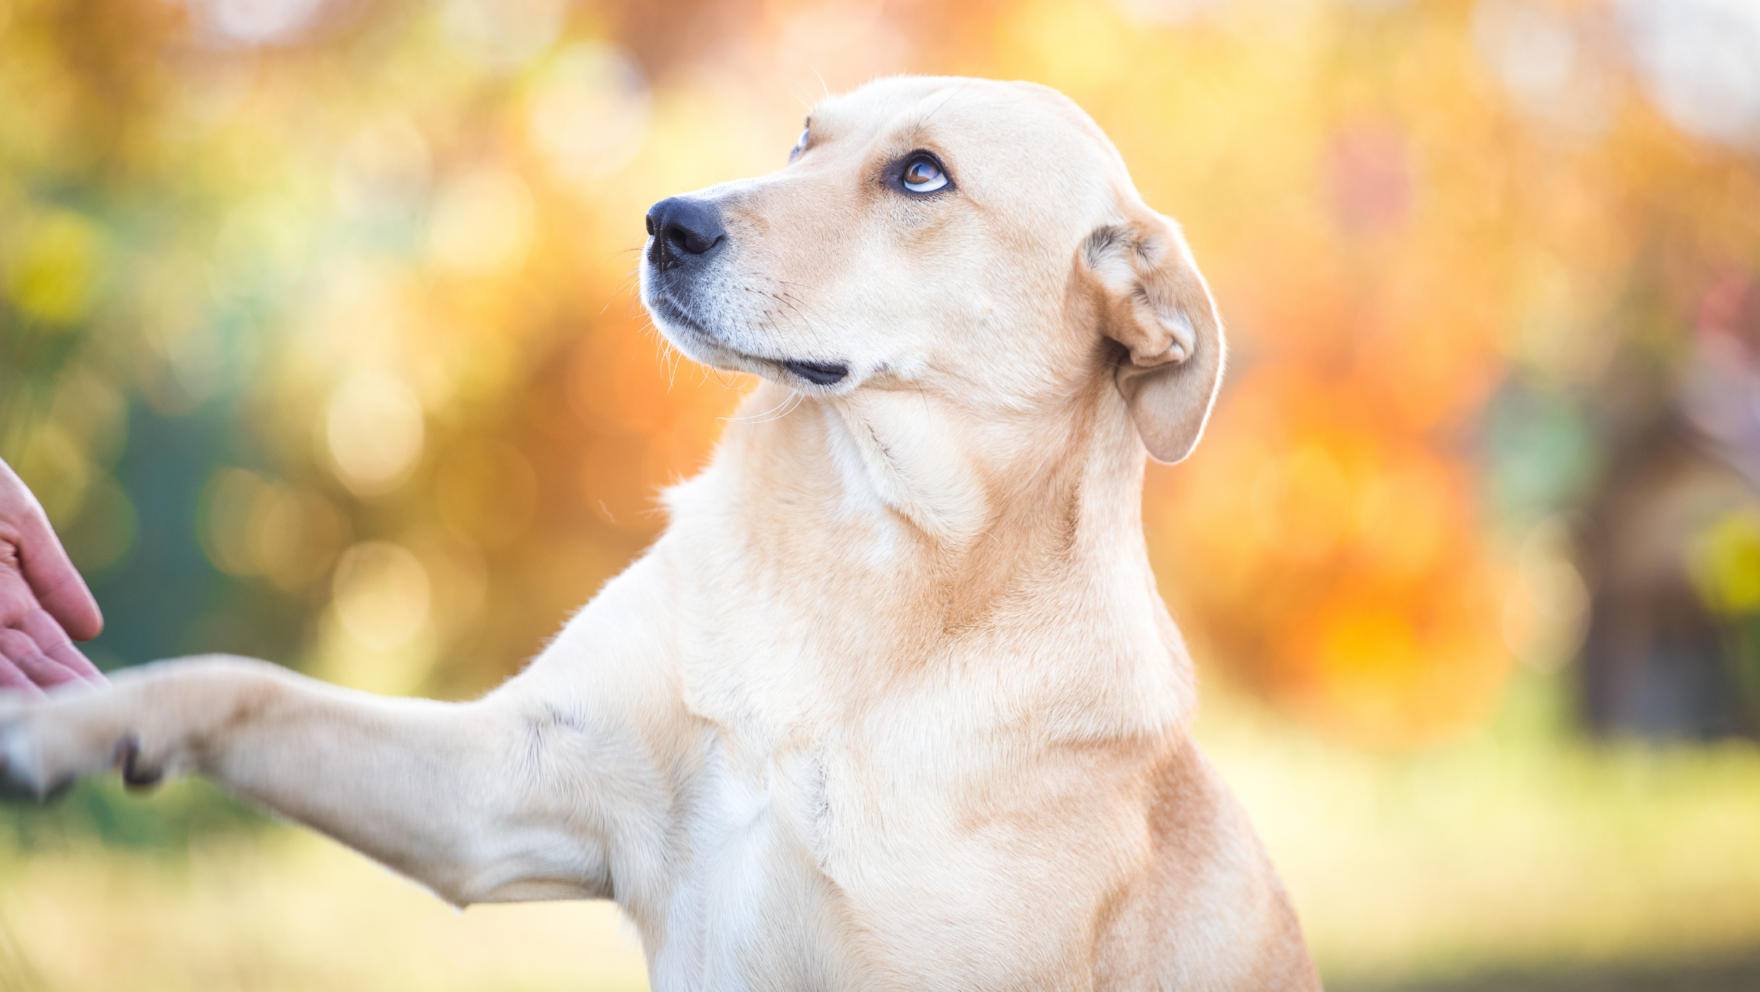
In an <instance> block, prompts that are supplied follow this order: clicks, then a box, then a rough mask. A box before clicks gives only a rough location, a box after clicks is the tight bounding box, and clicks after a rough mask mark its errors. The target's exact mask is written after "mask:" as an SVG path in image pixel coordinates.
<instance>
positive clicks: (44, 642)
mask: <svg viewBox="0 0 1760 992" xmlns="http://www.w3.org/2000/svg"><path fill="white" fill-rule="evenodd" d="M18 629H19V630H22V631H24V632H25V634H26V635H27V636H29V637H30V639H31V640H33V641H35V642H37V647H39V648H41V649H42V651H43V653H44V654H46V655H48V656H49V657H50V658H51V659H53V660H54V661H55V662H56V663H57V664H59V665H60V666H61V667H62V668H65V669H67V670H68V671H70V672H72V673H73V674H75V675H77V676H79V677H80V678H81V679H84V680H85V681H87V682H90V683H91V684H93V685H104V684H105V683H106V682H107V681H108V680H107V679H105V678H104V673H103V672H100V671H98V666H97V665H94V664H92V662H91V659H89V658H87V657H86V656H85V654H84V653H83V652H81V651H80V649H79V648H76V647H74V646H73V641H72V640H71V639H69V638H68V636H67V632H66V631H64V630H62V629H61V625H60V624H58V623H56V622H55V618H54V617H51V616H50V615H49V613H48V611H46V610H40V609H39V610H32V611H30V612H29V613H26V614H25V615H24V619H23V620H22V621H20V622H19V624H18Z"/></svg>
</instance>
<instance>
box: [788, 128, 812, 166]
mask: <svg viewBox="0 0 1760 992" xmlns="http://www.w3.org/2000/svg"><path fill="white" fill-rule="evenodd" d="M811 132H812V128H808V129H807V130H805V131H802V132H801V137H800V140H799V141H796V142H795V143H794V147H793V148H790V149H789V150H788V160H789V161H790V162H793V161H794V160H795V159H797V158H800V157H801V152H804V151H806V150H807V135H808V134H809V133H811Z"/></svg>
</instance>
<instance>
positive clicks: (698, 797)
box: [651, 731, 822, 992]
mask: <svg viewBox="0 0 1760 992" xmlns="http://www.w3.org/2000/svg"><path fill="white" fill-rule="evenodd" d="M702 746H703V763H702V771H701V773H700V775H699V776H698V778H697V781H696V783H695V787H694V788H693V790H692V792H693V798H692V802H691V804H690V809H689V812H688V815H687V816H686V818H685V831H684V834H685V840H686V844H687V850H683V851H679V852H678V854H679V855H680V856H681V858H682V861H683V864H681V866H680V868H681V871H680V874H679V876H678V882H677V884H676V886H675V888H674V890H673V893H672V897H671V899H670V901H669V903H668V905H667V909H666V938H665V942H664V944H663V945H662V946H661V947H660V948H659V950H658V952H657V953H656V954H655V956H654V959H653V966H652V974H651V980H652V982H653V988H654V989H655V990H656V992H683V990H691V992H698V990H703V992H708V990H713V992H745V990H748V989H751V988H753V987H754V979H753V974H754V972H755V971H757V972H770V971H774V970H776V969H777V968H779V967H780V968H781V969H782V970H794V968H792V967H791V966H790V964H789V963H788V962H787V960H786V959H787V958H788V957H790V956H791V954H792V952H794V951H796V950H797V949H796V948H790V947H789V946H787V945H788V944H789V943H790V942H789V941H788V940H786V939H783V940H779V939H778V938H779V935H778V934H777V933H775V932H774V927H775V923H776V920H777V919H778V918H786V917H787V916H788V915H790V914H791V913H792V912H794V911H798V908H799V907H798V906H793V905H787V904H789V903H792V902H794V901H796V897H798V893H799V892H800V891H801V884H800V880H799V879H798V878H795V877H794V876H796V875H799V874H801V873H802V872H803V871H810V869H809V868H808V861H807V859H805V858H803V856H802V855H803V853H804V852H803V851H802V850H801V847H800V844H799V843H798V840H799V838H797V837H795V836H794V833H795V832H794V831H793V830H791V829H790V828H789V824H788V822H787V821H788V820H789V819H790V817H789V810H788V807H790V806H791V805H798V804H801V803H803V802H804V803H806V804H808V805H809V806H811V805H812V804H813V803H814V800H813V799H812V797H811V796H809V795H806V794H804V793H806V792H810V791H812V790H813V788H814V783H813V782H812V781H811V780H810V779H809V781H807V782H801V783H796V782H791V781H790V780H789V778H790V777H789V776H784V775H779V774H778V772H777V768H776V765H775V763H774V762H773V761H772V760H770V756H768V755H760V756H756V757H757V758H758V760H756V761H753V760H743V759H742V755H741V749H740V748H739V747H737V746H730V742H729V741H728V740H727V738H726V737H725V736H724V734H723V732H721V731H707V732H705V734H704V737H703V745H702ZM821 788H822V787H821ZM796 936H797V939H798V938H799V937H803V936H804V935H796ZM759 984H762V983H761V982H759Z"/></svg>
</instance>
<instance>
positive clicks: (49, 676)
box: [0, 629, 83, 689]
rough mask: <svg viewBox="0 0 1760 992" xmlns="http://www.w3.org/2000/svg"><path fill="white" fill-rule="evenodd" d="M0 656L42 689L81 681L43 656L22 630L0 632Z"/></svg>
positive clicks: (53, 660)
mask: <svg viewBox="0 0 1760 992" xmlns="http://www.w3.org/2000/svg"><path fill="white" fill-rule="evenodd" d="M0 656H3V657H5V659H6V660H7V661H9V662H11V663H12V665H13V667H14V668H17V669H18V670H19V671H21V672H23V673H24V676H25V678H28V679H30V680H31V681H32V682H34V683H36V684H37V685H38V686H40V687H42V688H44V689H53V688H55V687H56V686H58V685H66V684H67V683H69V682H80V681H83V680H82V679H81V678H80V677H79V676H78V675H75V674H74V673H73V672H71V671H69V670H68V669H66V668H64V667H62V666H61V664H60V663H59V662H57V661H56V660H55V659H53V658H51V657H49V656H48V655H46V654H44V653H43V649H42V648H41V647H40V646H39V645H38V644H37V642H36V641H35V640H33V639H32V638H31V636H30V635H29V634H26V633H25V632H24V631H22V630H11V629H8V630H0Z"/></svg>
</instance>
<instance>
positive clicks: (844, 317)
mask: <svg viewBox="0 0 1760 992" xmlns="http://www.w3.org/2000/svg"><path fill="white" fill-rule="evenodd" d="M648 233H649V235H650V238H649V241H648V246H647V252H646V256H645V260H644V262H643V265H642V298H643V301H644V302H645V303H646V304H647V306H648V309H649V311H650V312H651V313H652V314H653V316H654V318H655V320H656V322H657V323H658V325H659V326H660V328H661V330H662V331H663V332H664V333H665V334H666V335H667V337H668V338H670V339H671V341H672V342H673V344H675V345H676V346H677V347H678V348H679V350H681V351H683V352H684V353H685V354H686V355H688V356H690V357H691V358H693V359H696V360H697V361H700V362H704V363H706V364H709V365H713V366H716V367H719V368H726V369H735V370H741V371H746V372H752V373H756V374H758V375H761V376H764V377H767V378H770V379H774V380H778V381H781V382H783V383H785V384H787V385H789V386H790V387H792V388H795V389H797V390H801V391H804V392H808V393H820V394H824V395H827V396H842V395H847V394H849V393H851V392H853V391H856V390H867V389H898V388H903V389H911V390H915V391H919V392H926V393H932V394H942V395H946V396H948V397H950V398H952V399H954V400H955V401H956V402H959V403H961V404H963V405H965V406H968V407H972V408H975V409H976V410H978V411H980V412H981V411H984V410H993V409H1002V410H1016V411H1018V410H1022V409H1026V408H1032V407H1034V406H1037V405H1041V404H1046V403H1055V402H1057V401H1058V399H1059V398H1060V397H1068V396H1069V395H1071V393H1072V390H1073V389H1075V388H1077V387H1078V386H1079V384H1080V383H1082V382H1084V381H1093V377H1094V376H1096V375H1097V374H1099V375H1110V377H1111V379H1112V381H1113V382H1115V383H1116V386H1117V390H1118V393H1119V395H1120V396H1121V397H1122V399H1123V401H1124V403H1125V404H1126V406H1127V407H1128V409H1129V412H1130V418H1131V420H1132V422H1134V423H1135V425H1136V428H1137V433H1138V435H1139V436H1140V437H1141V438H1142V440H1143V443H1144V444H1145V446H1146V447H1147V448H1148V450H1149V452H1150V454H1152V455H1153V456H1155V457H1156V458H1157V459H1160V460H1162V461H1170V462H1171V461H1178V460H1180V459H1182V458H1184V457H1185V456H1186V455H1187V454H1189V453H1190V452H1191V450H1192V447H1193V446H1194V445H1195V444H1196V443H1197V441H1198V437H1199V434H1200V433H1201V432H1202V431H1203V427H1204V421H1205V420H1206V419H1207V417H1208V415H1209V411H1210V406H1211V403H1212V401H1213V399H1214V397H1215V394H1216V390H1217V386H1218V384H1219V382H1220V380H1221V374H1222V362H1223V338H1222V327H1221V323H1220V321H1219V319H1218V317H1217V315H1216V311H1215V307H1214V304H1213V303H1212V302H1211V299H1210V294H1209V291H1208V290H1207V289H1206V287H1205V285H1204V280H1203V278H1202V277H1201V276H1200V275H1199V274H1198V270H1197V268H1196V266H1195V265H1194V264H1193V262H1192V257H1191V252H1190V250H1189V249H1188V248H1187V247H1186V244H1185V241H1184V239H1183V238H1182V237H1181V236H1180V232H1179V228H1178V226H1177V225H1175V224H1174V223H1173V222H1172V221H1170V220H1168V219H1167V218H1165V217H1163V216H1161V215H1160V214H1157V213H1155V212H1154V211H1152V210H1150V209H1149V208H1148V207H1146V206H1144V204H1143V202H1142V200H1141V199H1140V198H1139V197H1138V195H1137V192H1136V189H1135V187H1134V186H1133V185H1132V183H1131V180H1130V176H1129V174H1128V173H1127V171H1126V169H1125V166H1124V162H1123V161H1122V159H1121V158H1120V157H1119V155H1118V152H1117V150H1116V149H1114V148H1113V146H1112V144H1111V142H1110V141H1108V140H1107V138H1106V136H1105V135H1104V134H1103V133H1102V132H1101V131H1100V129H1099V128H1098V127H1097V126H1096V125H1095V124H1094V122H1093V121H1092V120H1090V119H1089V118H1088V116H1087V115H1086V114H1084V113H1083V112H1082V111H1081V110H1080V109H1079V108H1077V107H1076V106H1075V105H1074V104H1073V103H1071V102H1070V101H1069V100H1068V99H1066V98H1064V97H1063V96H1062V95H1060V94H1058V93H1056V92H1055V91H1053V90H1049V89H1046V88H1044V87H1041V86H1035V85H1032V84H1028V83H999V82H991V81H987V80H970V79H945V78H908V77H907V78H895V79H886V80H881V81H878V82H874V83H870V84H868V85H867V86H864V87H862V88H860V89H858V90H855V91H853V92H851V93H848V94H844V95H842V96H838V97H833V98H830V99H827V100H826V101H824V102H823V103H821V104H820V105H819V106H817V107H815V108H814V109H813V112H812V114H811V115H810V116H809V117H808V119H807V127H806V130H805V131H803V132H802V133H801V137H800V142H799V144H797V145H796V147H795V149H794V150H793V151H792V152H791V153H790V154H789V160H788V164H787V165H786V166H785V167H784V168H782V169H780V170H778V171H777V172H774V173H772V174H770V175H768V176H763V177H761V178H757V179H750V180H743V181H739V182H732V183H724V184H722V185H719V186H713V187H710V188H708V189H705V190H701V191H699V192H696V193H692V194H689V195H685V196H675V197H671V198H669V199H666V200H662V201H661V202H660V203H658V204H655V205H654V207H653V208H652V209H651V210H650V211H649V212H648Z"/></svg>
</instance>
